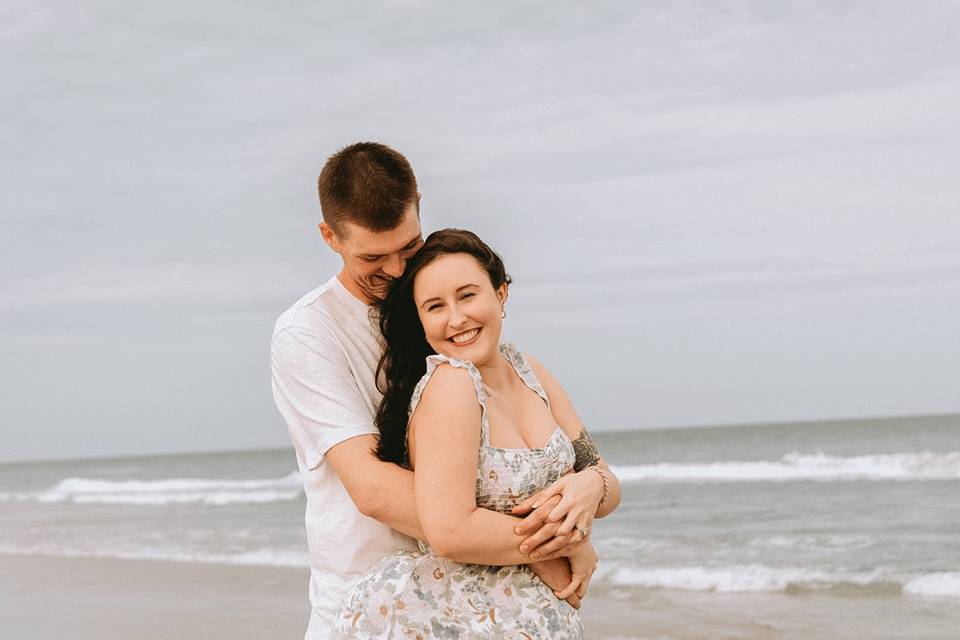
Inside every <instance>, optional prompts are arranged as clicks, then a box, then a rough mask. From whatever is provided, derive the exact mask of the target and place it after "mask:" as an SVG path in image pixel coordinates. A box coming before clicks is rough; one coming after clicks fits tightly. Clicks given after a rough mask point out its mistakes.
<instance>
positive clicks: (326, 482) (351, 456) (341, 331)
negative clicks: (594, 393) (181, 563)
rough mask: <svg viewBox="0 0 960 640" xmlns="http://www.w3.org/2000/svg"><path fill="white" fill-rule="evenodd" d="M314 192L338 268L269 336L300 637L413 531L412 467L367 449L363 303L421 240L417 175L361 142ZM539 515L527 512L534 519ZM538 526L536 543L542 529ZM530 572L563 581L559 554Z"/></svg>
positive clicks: (312, 631) (371, 374)
mask: <svg viewBox="0 0 960 640" xmlns="http://www.w3.org/2000/svg"><path fill="white" fill-rule="evenodd" d="M318 191H319V196H320V208H321V211H322V213H323V222H321V223H320V225H319V227H320V233H321V235H322V236H323V239H324V241H325V242H326V243H327V245H328V246H329V247H330V248H331V249H332V250H333V251H334V252H335V253H337V254H338V255H339V256H340V258H341V259H342V261H343V268H342V269H341V270H340V272H339V273H338V274H337V275H336V276H334V277H333V278H331V279H330V280H329V281H327V282H326V283H325V284H323V285H321V286H320V287H318V288H317V289H314V290H313V291H311V292H310V293H308V294H307V295H305V296H304V297H302V298H301V299H300V300H298V301H297V302H296V303H295V304H294V305H293V306H292V307H290V308H289V309H288V310H287V311H286V312H285V313H284V314H283V315H281V316H280V318H279V320H277V323H276V327H275V329H274V334H273V340H272V343H271V366H272V374H273V375H272V384H273V394H274V399H275V401H276V403H277V407H278V408H279V410H280V413H281V414H282V415H283V417H284V419H285V420H286V423H287V428H288V430H289V432H290V437H291V439H292V440H293V445H294V449H295V450H296V455H297V464H298V466H299V468H300V474H301V477H302V478H303V484H304V491H305V493H306V497H307V508H306V528H307V544H308V548H309V555H310V588H309V593H310V603H311V615H310V622H309V625H308V628H307V633H306V638H307V639H308V640H311V639H313V638H326V637H327V635H328V632H329V629H330V626H331V620H332V616H333V614H334V612H335V611H336V609H337V607H338V605H339V603H340V601H341V599H342V597H343V595H344V594H345V593H346V591H347V588H348V586H349V585H350V583H351V582H352V581H353V580H354V579H355V578H356V577H357V576H359V575H360V574H362V573H363V572H365V571H366V570H367V569H369V568H370V567H371V566H373V565H374V564H375V563H376V562H377V561H378V560H380V559H381V558H383V557H384V556H386V555H388V554H390V553H392V552H394V551H396V550H398V549H403V548H415V542H414V540H413V538H419V539H423V537H424V536H423V532H422V531H421V529H420V524H419V520H418V518H417V509H416V504H415V502H414V495H413V474H412V473H411V472H410V471H408V470H406V469H403V468H401V467H399V466H397V465H394V464H392V463H387V462H383V461H381V460H379V459H378V458H377V457H376V456H375V454H374V453H373V450H374V448H375V444H376V434H377V430H376V427H375V426H374V415H375V414H376V409H377V405H378V404H379V402H380V398H381V394H380V392H379V391H378V390H377V387H376V381H375V371H376V367H377V362H378V360H379V358H380V340H381V338H380V334H379V329H378V328H377V326H376V324H375V322H373V321H372V320H371V307H370V306H369V305H370V304H371V303H373V302H376V301H377V300H380V299H381V298H382V297H383V295H384V294H385V291H386V287H387V285H388V283H389V282H390V280H392V279H393V278H396V277H398V276H400V275H401V274H402V273H403V269H404V266H405V264H406V260H407V259H408V258H409V257H410V256H412V255H413V254H414V253H416V251H417V249H418V248H419V247H420V245H421V244H422V243H423V241H422V237H421V230H420V210H419V206H420V194H419V192H418V191H417V182H416V178H415V176H414V174H413V170H412V169H411V167H410V164H409V162H407V160H406V158H404V157H403V156H402V155H401V154H399V153H398V152H396V151H394V150H393V149H391V148H389V147H387V146H384V145H382V144H378V143H369V142H361V143H357V144H353V145H350V146H348V147H346V148H344V149H342V150H340V151H339V152H337V153H336V154H334V155H333V156H331V157H330V159H329V160H328V161H327V163H326V164H325V165H324V167H323V170H322V171H321V173H320V178H319V180H318ZM553 504H555V502H554V503H553ZM543 506H544V507H548V505H543ZM548 512H549V508H542V509H539V510H538V512H535V514H536V513H540V514H542V515H540V519H541V521H542V519H544V518H545V517H546V516H545V514H546V513H548ZM503 517H504V518H508V517H509V516H506V515H504V516H503ZM541 531H542V532H544V533H543V535H541V539H540V540H542V539H544V538H545V537H546V535H547V534H549V533H550V530H549V529H548V528H547V527H543V529H541ZM555 540H556V539H555ZM557 542H560V541H556V542H554V544H553V546H554V547H556V546H557ZM533 546H536V545H535V544H534V545H533ZM548 558H549V556H548ZM535 571H537V574H538V575H540V577H541V578H542V579H543V580H544V582H546V583H547V584H548V585H550V586H552V587H553V588H555V589H561V588H563V587H565V586H566V584H567V583H568V582H569V575H570V574H569V565H568V563H567V561H566V559H564V558H560V559H559V560H555V561H550V560H549V559H548V560H547V561H546V562H543V563H538V564H537V565H536V567H535ZM573 600H574V602H576V601H577V599H576V597H574V598H573Z"/></svg>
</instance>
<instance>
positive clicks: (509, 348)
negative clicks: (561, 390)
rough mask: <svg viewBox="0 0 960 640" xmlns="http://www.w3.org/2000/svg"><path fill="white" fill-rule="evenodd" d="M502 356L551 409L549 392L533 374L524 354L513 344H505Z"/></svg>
mask: <svg viewBox="0 0 960 640" xmlns="http://www.w3.org/2000/svg"><path fill="white" fill-rule="evenodd" d="M500 354H501V355H502V356H503V357H504V358H506V360H507V362H509V363H510V364H511V365H513V368H514V370H516V372H517V375H518V376H520V379H521V380H523V383H524V384H525V385H527V386H528V387H530V389H531V390H532V391H533V392H534V393H536V394H537V395H538V396H540V398H541V399H542V400H543V401H544V402H545V403H547V408H549V407H550V398H548V397H547V392H546V391H544V389H543V385H541V384H540V380H538V379H537V374H535V373H534V372H533V368H532V367H531V366H530V363H529V362H527V359H526V357H524V355H523V353H521V352H520V350H519V349H517V347H516V346H515V345H514V344H513V343H512V342H504V343H503V344H501V345H500Z"/></svg>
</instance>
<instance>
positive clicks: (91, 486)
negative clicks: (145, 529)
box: [0, 471, 303, 506]
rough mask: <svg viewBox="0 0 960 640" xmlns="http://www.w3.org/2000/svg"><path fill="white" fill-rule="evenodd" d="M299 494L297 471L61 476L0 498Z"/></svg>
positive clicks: (272, 497)
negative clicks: (219, 476)
mask: <svg viewBox="0 0 960 640" xmlns="http://www.w3.org/2000/svg"><path fill="white" fill-rule="evenodd" d="M302 494H303V489H302V488H301V484H300V474H299V473H298V472H296V471H294V472H293V473H290V474H289V475H286V476H284V477H282V478H275V479H264V480H207V479H195V478H173V479H168V480H102V479H94V478H65V479H63V480H61V481H60V482H58V483H57V484H56V485H55V486H53V487H51V488H49V489H46V490H44V491H37V492H34V493H3V494H0V501H5V502H11V501H17V502H23V501H27V502H41V503H43V502H72V503H75V504H126V505H165V504H207V505H216V506H222V505H230V504H262V503H267V502H284V501H288V500H296V499H298V498H299V497H300V496H301V495H302Z"/></svg>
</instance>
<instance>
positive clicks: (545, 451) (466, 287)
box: [333, 229, 620, 638]
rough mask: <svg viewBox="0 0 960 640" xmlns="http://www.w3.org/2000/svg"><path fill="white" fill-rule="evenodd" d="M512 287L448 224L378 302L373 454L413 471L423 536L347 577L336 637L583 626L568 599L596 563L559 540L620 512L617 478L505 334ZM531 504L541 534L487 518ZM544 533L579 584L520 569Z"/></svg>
mask: <svg viewBox="0 0 960 640" xmlns="http://www.w3.org/2000/svg"><path fill="white" fill-rule="evenodd" d="M509 282H510V280H509V276H507V274H506V271H505V270H504V266H503V263H502V261H501V260H500V257H499V256H497V254H496V253H494V252H493V251H492V250H491V249H490V248H489V247H488V246H487V245H486V244H484V243H483V242H482V241H481V240H480V239H479V238H478V237H477V236H476V235H474V234H473V233H470V232H469V231H461V230H457V229H445V230H442V231H437V232H435V233H433V234H431V235H430V236H429V237H428V238H427V240H426V242H425V243H424V245H423V248H422V249H421V250H420V251H419V253H417V255H416V256H414V257H413V258H411V259H410V260H409V262H408V263H407V268H406V270H405V272H404V274H403V276H402V277H401V278H398V279H397V280H396V281H395V282H394V283H393V285H392V286H391V288H390V291H389V293H388V294H387V297H386V299H385V300H384V302H383V305H382V308H381V315H380V327H381V330H382V332H383V335H384V338H385V341H386V345H385V351H384V354H383V357H382V359H381V362H380V369H381V372H382V373H383V375H384V378H383V379H385V390H384V397H383V401H382V402H381V405H380V409H379V411H378V414H377V426H378V428H379V430H380V433H381V437H380V442H379V446H378V451H377V453H378V455H379V456H380V457H381V458H382V459H384V460H388V461H393V462H396V463H398V464H403V465H408V466H409V467H410V468H412V469H413V470H414V478H415V480H414V482H415V485H414V486H415V493H416V499H417V511H418V515H419V518H420V523H421V526H422V528H423V531H424V534H425V535H426V538H427V540H426V542H425V543H424V542H421V543H420V551H419V552H418V553H409V552H401V553H398V554H396V555H393V556H389V557H387V558H385V559H384V560H383V561H381V562H380V563H379V564H377V565H376V566H375V567H373V568H372V569H371V570H370V571H369V572H368V573H367V574H366V575H365V576H364V577H362V578H361V579H360V580H359V581H358V582H357V583H356V584H355V585H354V587H353V588H352V590H351V592H350V593H349V595H348V596H347V598H346V600H345V601H344V603H343V605H342V606H341V608H340V611H339V612H338V615H337V616H336V619H335V632H334V635H333V637H335V638H400V637H410V638H416V637H422V638H427V637H444V638H464V637H496V638H513V637H516V638H581V637H582V635H583V627H582V624H581V622H580V616H579V613H578V611H577V610H576V609H574V608H573V607H571V606H570V605H569V604H568V603H567V602H565V601H564V599H565V598H567V597H568V596H569V595H571V594H573V593H577V594H579V595H582V594H583V593H585V591H586V588H587V585H588V584H589V580H590V576H591V575H592V573H593V570H594V569H595V567H596V561H597V557H596V554H595V552H594V550H593V547H592V546H591V545H590V544H589V543H584V544H576V545H568V546H566V547H563V545H564V544H566V543H567V542H569V541H570V540H571V539H572V540H574V541H585V540H586V538H587V537H588V536H589V531H590V527H591V524H592V521H593V517H594V515H596V516H603V515H606V514H608V513H609V512H610V511H612V510H613V509H614V508H615V507H616V506H617V504H618V503H619V493H620V490H619V483H618V482H617V480H616V478H615V477H614V475H613V474H612V473H611V472H610V470H609V468H608V467H607V466H606V464H605V463H604V462H603V461H602V460H600V458H599V456H598V455H597V453H596V448H595V447H594V446H593V444H592V442H591V441H590V438H589V436H588V435H587V434H586V431H585V430H584V429H583V425H582V424H581V423H580V420H579V418H578V417H577V415H576V413H575V411H574V409H573V406H572V405H571V403H570V401H569V399H568V397H567V396H566V394H565V393H564V391H563V389H562V388H561V387H560V385H559V384H558V383H557V382H556V380H555V379H554V378H553V377H552V376H550V374H549V373H548V372H547V371H546V370H545V369H544V368H543V367H542V365H540V364H539V363H538V362H537V361H535V360H533V359H532V358H528V357H526V356H524V355H523V354H521V353H520V352H519V351H517V350H516V348H515V347H513V345H510V344H504V345H501V344H500V333H501V324H502V318H503V317H504V315H505V311H504V305H505V304H506V301H507V287H508V284H509ZM379 373H380V372H378V378H379ZM558 423H559V426H558ZM538 507H539V509H537V508H538ZM531 509H537V510H536V512H535V517H533V518H532V519H533V520H534V524H538V523H539V520H542V519H543V518H544V517H545V518H546V520H547V522H548V524H547V525H546V526H545V527H543V528H542V529H541V530H540V531H539V533H538V534H536V535H535V536H532V537H528V536H527V533H526V531H525V529H524V528H523V527H524V526H526V525H521V526H520V528H519V531H520V532H523V535H520V534H518V529H517V528H515V525H520V523H521V521H520V520H516V521H510V520H509V519H506V520H507V523H508V524H507V525H506V528H505V527H504V525H503V522H504V520H505V519H504V518H502V516H499V515H498V514H494V513H493V512H494V511H499V512H501V513H508V514H510V513H512V514H514V515H517V514H522V513H526V512H529V511H530V510H531ZM536 514H539V516H537V515H536ZM491 516H492V517H491ZM528 524H529V523H528ZM551 537H552V538H551ZM548 538H551V539H550V540H549V541H546V540H547V539H548ZM541 542H545V544H543V545H540V546H539V548H538V549H537V551H539V552H540V554H541V555H540V557H544V556H549V555H550V553H551V552H555V551H556V550H557V549H558V548H562V551H561V552H562V553H564V555H566V556H567V557H568V558H569V560H570V564H571V569H572V573H573V579H572V580H571V583H570V585H569V586H568V587H567V588H566V589H563V590H562V591H560V592H553V591H551V590H550V589H549V588H548V587H547V586H546V585H545V584H544V583H543V582H541V581H540V580H539V579H538V578H537V577H536V576H535V575H534V574H533V572H532V571H531V570H530V569H529V568H528V567H527V566H526V565H527V564H528V563H530V562H532V561H533V560H536V559H537V556H533V557H531V556H530V555H528V552H529V551H530V550H531V549H533V548H534V547H537V545H538V544H539V543H541Z"/></svg>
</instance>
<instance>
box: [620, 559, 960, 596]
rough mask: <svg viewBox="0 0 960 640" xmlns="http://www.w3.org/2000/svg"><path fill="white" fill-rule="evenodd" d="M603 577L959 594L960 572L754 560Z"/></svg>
mask: <svg viewBox="0 0 960 640" xmlns="http://www.w3.org/2000/svg"><path fill="white" fill-rule="evenodd" d="M601 580H603V581H605V582H607V583H609V584H612V585H615V586H621V587H643V588H648V589H676V590H682V591H712V592H716V593H791V592H809V591H826V590H849V591H856V592H872V593H880V592H883V593H898V592H899V593H904V594H909V595H922V596H946V597H960V572H941V573H931V574H925V575H904V574H898V573H895V572H893V571H891V570H884V569H876V570H873V571H839V570H836V571H830V570H819V569H809V568H802V567H779V568H777V567H768V566H764V565H760V564H749V565H729V566H722V567H697V566H693V567H619V568H615V569H612V570H611V571H609V572H608V573H607V574H606V575H605V576H603V577H602V578H601Z"/></svg>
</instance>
